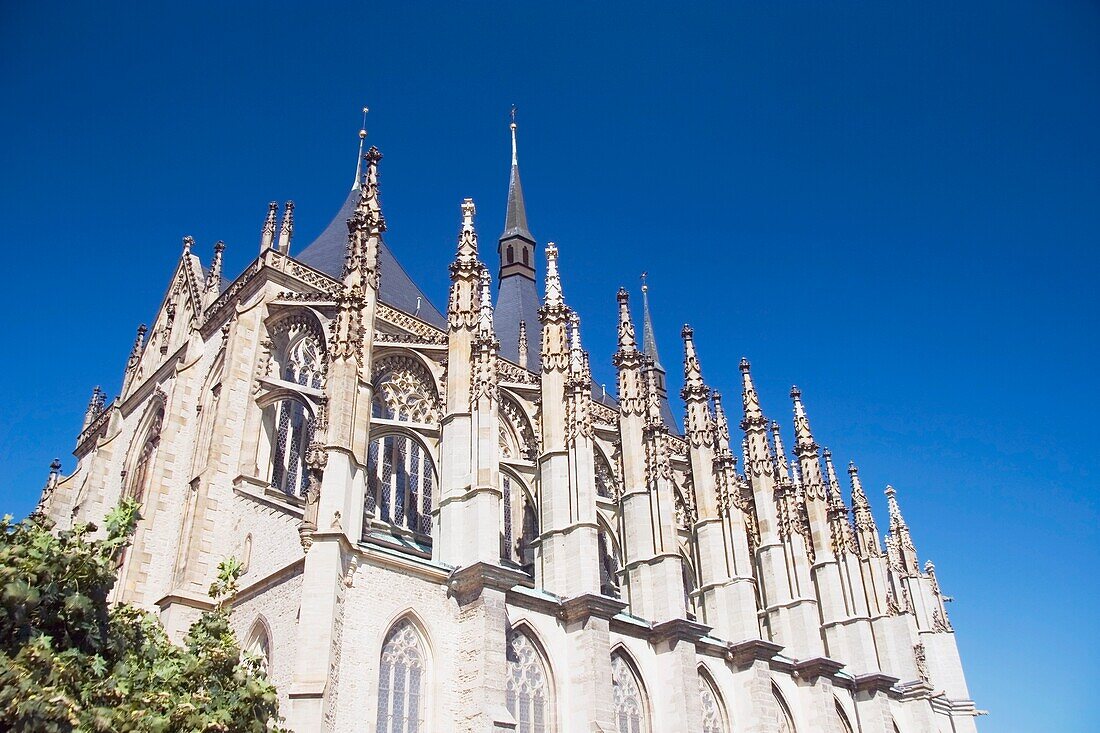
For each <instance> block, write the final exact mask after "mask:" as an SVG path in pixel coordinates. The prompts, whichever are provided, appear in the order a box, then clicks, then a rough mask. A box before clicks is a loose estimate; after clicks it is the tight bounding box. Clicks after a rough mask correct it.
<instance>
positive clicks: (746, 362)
mask: <svg viewBox="0 0 1100 733" xmlns="http://www.w3.org/2000/svg"><path fill="white" fill-rule="evenodd" d="M740 367H741V373H742V374H748V373H749V369H750V368H751V365H750V364H749V360H748V359H746V358H745V357H743V356H742V357H741V364H740Z"/></svg>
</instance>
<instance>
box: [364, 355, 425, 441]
mask: <svg viewBox="0 0 1100 733" xmlns="http://www.w3.org/2000/svg"><path fill="white" fill-rule="evenodd" d="M373 386H374V401H373V403H372V404H371V415H372V416H373V417H378V418H382V419H384V420H402V421H405V422H416V423H424V424H427V425H435V424H436V423H438V422H439V401H438V398H437V397H436V390H435V380H434V379H433V377H432V375H431V374H430V373H429V372H428V370H427V368H426V367H425V366H424V365H423V364H421V363H420V362H419V361H417V360H416V359H414V358H412V357H410V356H404V355H397V356H390V357H388V358H385V359H382V360H380V362H379V364H378V365H377V366H376V367H375V369H374V377H373Z"/></svg>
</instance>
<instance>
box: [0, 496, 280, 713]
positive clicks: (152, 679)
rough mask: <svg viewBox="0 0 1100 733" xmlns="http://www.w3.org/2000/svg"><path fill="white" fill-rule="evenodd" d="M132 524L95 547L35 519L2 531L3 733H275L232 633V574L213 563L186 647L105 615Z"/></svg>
mask: <svg viewBox="0 0 1100 733" xmlns="http://www.w3.org/2000/svg"><path fill="white" fill-rule="evenodd" d="M137 516H138V515H137V504H135V503H134V502H131V501H127V502H124V503H123V504H122V505H121V506H119V507H118V508H117V509H115V510H114V511H113V512H111V514H110V515H109V516H108V517H107V521H106V527H105V529H106V537H105V538H103V539H94V538H93V533H94V532H95V531H96V528H95V526H93V525H91V524H81V525H77V526H75V527H73V528H72V529H71V530H67V531H62V532H53V531H52V530H53V527H52V526H51V523H50V522H49V520H47V519H46V518H45V517H43V516H41V515H38V514H36V515H32V516H31V517H29V518H27V519H26V520H24V521H22V522H19V523H14V522H12V518H11V517H10V516H7V517H4V518H3V519H2V520H0V730H14V731H28V732H34V733H38V732H39V731H41V732H42V733H54V732H55V731H56V732H58V733H62V732H65V731H80V732H82V733H83V732H84V731H112V732H124V731H136V732H140V733H177V732H180V733H182V732H183V731H220V732H222V733H268V732H269V731H283V730H284V729H283V728H281V727H279V726H278V724H277V721H279V720H280V718H279V703H278V697H277V695H276V692H275V688H274V687H273V686H272V684H271V683H270V682H269V681H268V679H267V675H266V673H265V672H264V669H263V667H262V665H261V663H260V660H258V659H254V658H251V657H248V656H246V657H245V658H242V657H241V651H240V648H239V646H238V644H237V639H236V637H235V635H234V634H233V630H232V629H231V628H230V625H229V615H230V606H229V599H230V598H231V597H232V596H233V594H234V593H235V592H236V589H237V578H238V577H239V576H240V574H241V569H240V565H239V563H237V562H236V561H234V560H227V561H225V562H223V563H222V564H221V566H220V567H219V575H218V580H217V582H215V583H214V584H213V585H212V586H211V587H210V596H211V597H212V598H213V599H214V602H215V606H214V609H213V610H211V611H207V612H205V613H203V615H202V617H201V618H200V619H199V620H198V621H196V622H195V624H194V625H193V626H192V627H191V629H190V630H189V631H188V633H187V637H186V639H185V640H184V643H183V645H182V646H179V645H177V644H174V643H172V641H171V640H169V638H168V636H167V634H166V633H165V631H164V628H163V627H162V626H161V624H160V621H159V620H158V619H157V618H155V617H154V616H152V615H151V614H148V613H146V612H145V611H142V610H140V609H137V608H134V607H132V606H127V605H116V606H113V607H112V606H110V605H109V604H108V602H107V598H108V593H110V590H111V588H112V586H113V585H114V583H115V575H116V571H117V567H118V563H119V558H120V557H121V556H122V552H123V551H124V550H125V548H126V547H127V545H129V543H130V537H131V535H132V534H133V531H134V526H135V524H136V521H137Z"/></svg>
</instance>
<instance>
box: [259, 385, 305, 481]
mask: <svg viewBox="0 0 1100 733" xmlns="http://www.w3.org/2000/svg"><path fill="white" fill-rule="evenodd" d="M264 417H265V420H266V421H267V422H268V431H269V434H270V435H271V486H272V488H275V489H278V490H279V491H282V492H283V493H286V494H289V495H291V496H304V495H305V492H306V488H307V486H308V484H309V476H308V473H307V471H306V453H307V451H308V450H309V443H310V441H311V440H313V427H314V420H313V415H312V414H310V412H309V410H308V409H306V406H305V405H304V404H302V403H301V402H299V401H298V400H296V399H284V400H280V401H279V402H276V403H275V404H273V405H270V406H269V407H268V408H267V410H266V411H265V416H264Z"/></svg>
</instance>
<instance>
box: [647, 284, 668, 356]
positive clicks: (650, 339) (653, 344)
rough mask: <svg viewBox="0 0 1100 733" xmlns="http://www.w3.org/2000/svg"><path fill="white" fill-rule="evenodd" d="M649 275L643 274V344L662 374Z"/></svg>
mask: <svg viewBox="0 0 1100 733" xmlns="http://www.w3.org/2000/svg"><path fill="white" fill-rule="evenodd" d="M648 276H649V273H646V272H643V273H642V344H643V350H644V351H645V355H646V356H648V357H649V358H650V359H652V360H653V366H655V367H657V368H658V369H660V370H661V371H662V372H663V371H664V370H665V368H664V367H663V366H662V365H661V359H660V357H658V356H657V337H656V335H655V334H654V332H653V316H651V315H650V313H649V283H647V282H646V278H647V277H648Z"/></svg>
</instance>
